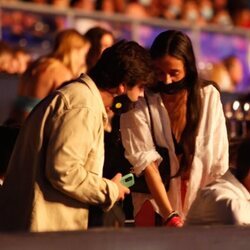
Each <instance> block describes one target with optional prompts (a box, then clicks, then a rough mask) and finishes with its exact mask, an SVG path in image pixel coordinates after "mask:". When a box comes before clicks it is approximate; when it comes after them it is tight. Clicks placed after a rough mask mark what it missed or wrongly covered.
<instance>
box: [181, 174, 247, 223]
mask: <svg viewBox="0 0 250 250" xmlns="http://www.w3.org/2000/svg"><path fill="white" fill-rule="evenodd" d="M186 223H187V224H196V225H212V224H224V225H225V224H230V225H232V224H233V225H250V193H249V192H248V190H247V189H246V188H245V187H244V186H243V185H242V184H241V183H240V182H239V181H238V180H237V179H236V178H235V177H234V175H232V173H231V172H230V170H229V171H227V173H226V174H225V175H223V176H222V177H221V178H219V179H217V180H216V181H214V182H213V183H211V184H210V185H208V186H206V187H205V188H203V189H201V190H200V191H199V192H198V195H197V197H196V199H195V201H194V202H193V204H192V206H191V208H190V210H189V213H188V215H187V221H186Z"/></svg>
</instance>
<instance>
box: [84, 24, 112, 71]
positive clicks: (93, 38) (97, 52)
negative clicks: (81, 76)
mask: <svg viewBox="0 0 250 250" xmlns="http://www.w3.org/2000/svg"><path fill="white" fill-rule="evenodd" d="M84 36H85V37H86V39H88V41H89V42H90V49H89V51H88V54H87V59H86V61H87V65H88V70H90V69H91V68H92V67H93V66H94V65H95V64H96V63H97V61H98V59H99V58H100V57H101V54H102V52H103V51H104V50H105V49H106V48H108V47H110V46H112V45H113V43H114V41H115V38H114V36H113V34H112V32H111V31H109V30H107V29H105V28H102V27H99V26H96V27H93V28H91V29H89V30H88V31H87V32H86V33H85V35H84Z"/></svg>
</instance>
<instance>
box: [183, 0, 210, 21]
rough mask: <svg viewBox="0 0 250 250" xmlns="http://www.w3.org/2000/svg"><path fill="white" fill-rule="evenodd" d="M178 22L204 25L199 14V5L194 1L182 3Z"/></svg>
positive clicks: (189, 0)
mask: <svg viewBox="0 0 250 250" xmlns="http://www.w3.org/2000/svg"><path fill="white" fill-rule="evenodd" d="M180 20H181V21H182V22H184V23H188V24H195V25H204V24H206V21H205V19H204V18H203V17H202V15H201V13H200V10H199V5H198V4H197V3H196V1H194V0H187V1H185V2H184V3H183V6H182V11H181V16H180Z"/></svg>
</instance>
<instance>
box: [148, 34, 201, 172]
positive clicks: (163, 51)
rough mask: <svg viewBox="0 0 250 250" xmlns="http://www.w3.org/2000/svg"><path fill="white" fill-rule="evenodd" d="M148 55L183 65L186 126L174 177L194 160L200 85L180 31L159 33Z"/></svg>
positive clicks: (189, 48) (188, 43)
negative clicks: (178, 166)
mask: <svg viewBox="0 0 250 250" xmlns="http://www.w3.org/2000/svg"><path fill="white" fill-rule="evenodd" d="M150 53H151V57H152V59H153V60H154V59H158V58H161V57H163V56H166V55H170V56H173V57H175V58H178V59H179V60H181V61H182V62H183V63H184V67H185V71H186V76H185V80H186V81H187V83H188V99H187V113H186V125H185V128H184V131H183V133H182V135H181V139H180V145H181V146H182V150H183V155H182V158H181V162H180V169H179V171H178V173H177V174H176V175H175V176H178V175H180V174H181V173H183V172H184V171H186V170H189V169H190V167H191V164H192V161H193V158H194V152H195V140H196V136H197V131H198V126H199V122H200V115H201V108H200V107H201V96H200V88H201V83H200V80H199V78H198V70H197V67H196V60H195V55H194V51H193V46H192V42H191V40H190V38H189V37H188V36H187V35H186V34H184V33H183V32H181V31H178V30H167V31H164V32H162V33H160V34H159V35H158V36H157V37H156V38H155V40H154V42H153V44H152V46H151V48H150Z"/></svg>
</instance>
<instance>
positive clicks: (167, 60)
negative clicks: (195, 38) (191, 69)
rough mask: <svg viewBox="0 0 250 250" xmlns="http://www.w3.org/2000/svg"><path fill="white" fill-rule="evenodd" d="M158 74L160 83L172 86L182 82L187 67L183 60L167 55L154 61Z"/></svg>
mask: <svg viewBox="0 0 250 250" xmlns="http://www.w3.org/2000/svg"><path fill="white" fill-rule="evenodd" d="M154 64H155V66H156V74H157V77H158V80H159V81H162V82H164V83H166V84H171V83H173V82H177V81H180V80H182V79H183V78H184V77H185V75H186V72H185V67H184V64H183V62H182V60H180V59H177V58H176V57H173V56H170V55H166V56H163V57H160V58H158V59H155V60H154Z"/></svg>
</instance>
